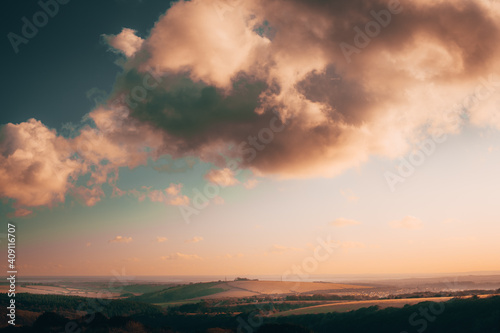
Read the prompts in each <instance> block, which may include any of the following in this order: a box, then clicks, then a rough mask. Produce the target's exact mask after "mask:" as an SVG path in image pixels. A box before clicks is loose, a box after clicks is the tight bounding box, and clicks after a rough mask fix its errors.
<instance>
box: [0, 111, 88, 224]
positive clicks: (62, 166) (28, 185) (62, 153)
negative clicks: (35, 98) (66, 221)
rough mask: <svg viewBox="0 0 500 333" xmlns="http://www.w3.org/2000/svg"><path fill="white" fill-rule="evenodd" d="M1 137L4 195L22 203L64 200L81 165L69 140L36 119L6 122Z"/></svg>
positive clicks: (1, 190) (0, 175)
mask: <svg viewBox="0 0 500 333" xmlns="http://www.w3.org/2000/svg"><path fill="white" fill-rule="evenodd" d="M0 137H1V141H0V195H1V196H2V197H8V198H12V199H14V200H15V201H16V204H17V205H19V206H42V205H48V206H51V205H53V204H55V203H58V202H62V201H64V196H65V193H66V191H67V190H68V189H69V187H70V182H69V178H70V177H72V176H76V174H78V173H79V171H80V168H81V165H80V163H78V162H77V161H75V160H73V159H71V155H72V152H73V151H72V149H71V147H70V145H69V143H68V141H67V140H65V139H64V138H61V137H58V136H57V135H56V133H55V131H52V130H49V129H48V128H47V127H45V126H44V125H43V124H42V123H41V122H40V121H37V120H35V119H30V120H28V121H27V122H25V123H21V124H17V125H14V124H7V125H5V126H3V127H2V129H1V130H0ZM25 215H26V214H25Z"/></svg>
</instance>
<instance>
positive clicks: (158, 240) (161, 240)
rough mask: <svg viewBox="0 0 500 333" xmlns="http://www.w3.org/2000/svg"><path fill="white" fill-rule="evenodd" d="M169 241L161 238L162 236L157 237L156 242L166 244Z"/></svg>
mask: <svg viewBox="0 0 500 333" xmlns="http://www.w3.org/2000/svg"><path fill="white" fill-rule="evenodd" d="M167 240H168V239H167V237H160V236H158V237H156V242H157V243H164V242H166V241H167Z"/></svg>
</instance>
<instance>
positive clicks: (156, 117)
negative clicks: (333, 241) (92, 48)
mask: <svg viewBox="0 0 500 333" xmlns="http://www.w3.org/2000/svg"><path fill="white" fill-rule="evenodd" d="M222 4H225V3H224V2H221V1H202V0H198V1H189V2H177V3H175V4H173V6H172V7H171V8H170V9H169V10H168V11H167V13H166V15H164V16H162V17H161V18H160V20H159V21H158V22H157V24H156V25H155V27H154V28H153V30H152V31H151V34H150V36H149V37H148V38H146V40H145V41H144V43H143V44H142V48H141V50H139V51H138V52H137V56H136V57H135V58H134V59H133V60H129V61H128V62H127V65H126V66H125V68H126V71H125V73H124V74H123V76H122V77H121V78H120V79H119V80H118V81H117V85H116V87H115V89H116V93H122V94H128V93H130V90H131V88H132V87H134V86H135V85H137V84H140V77H141V76H140V73H144V72H145V71H146V68H154V69H155V73H156V75H157V76H160V77H161V78H162V79H163V80H162V82H161V84H159V86H158V87H157V88H156V89H154V90H153V91H151V92H150V93H148V99H147V100H146V101H144V103H142V104H141V105H139V106H138V107H137V108H135V109H134V110H133V112H131V117H132V118H135V119H137V120H139V121H141V122H147V123H150V124H152V125H154V126H156V127H157V128H158V129H161V130H162V131H163V133H164V134H165V135H164V140H165V143H166V144H165V147H164V149H165V151H168V152H170V153H172V154H174V155H181V156H182V155H196V156H198V157H200V159H202V160H205V161H210V162H213V163H215V164H216V165H217V166H218V167H219V168H220V169H219V170H223V169H224V167H226V165H227V163H228V160H227V159H223V158H221V157H220V155H219V154H218V153H215V152H219V153H222V154H224V155H226V156H229V157H231V158H235V159H237V160H238V161H239V165H238V166H239V167H242V168H252V169H254V170H256V171H257V172H260V173H261V174H262V175H266V174H278V175H280V176H283V177H310V176H318V175H320V176H334V175H336V174H338V173H340V172H342V171H344V170H345V169H347V168H351V167H355V166H358V165H360V164H361V163H363V162H365V161H367V160H368V158H369V157H370V156H371V155H379V156H385V157H389V158H395V157H397V156H401V155H402V154H404V153H406V152H407V151H409V149H410V147H411V145H412V143H415V142H418V141H419V140H421V138H422V136H425V135H430V134H432V133H435V132H436V131H444V132H447V133H451V132H457V131H459V130H460V127H461V124H462V122H463V121H462V118H461V117H460V115H459V114H456V113H450V112H446V111H448V109H450V108H451V107H452V106H453V105H455V104H456V103H457V102H461V101H463V100H464V98H466V97H467V96H469V95H470V94H471V93H474V91H475V89H476V88H477V85H478V84H479V83H481V82H482V81H481V79H482V78H487V77H488V76H489V75H490V73H495V72H498V69H500V61H499V60H498V58H497V57H495V54H497V52H498V48H499V46H498V45H497V44H495V43H489V42H488V41H487V40H485V39H484V38H482V36H484V35H491V36H492V38H495V36H498V37H500V29H499V27H500V23H499V22H500V20H498V18H499V15H500V14H499V13H500V10H499V8H498V7H499V6H498V5H496V4H494V5H493V4H492V5H491V6H490V5H486V4H485V3H484V2H483V1H480V0H476V1H469V2H467V3H466V4H464V3H463V2H460V1H449V2H430V1H423V2H410V3H405V4H401V8H402V11H401V13H399V14H393V15H392V16H391V22H390V24H388V25H387V26H386V27H383V29H382V31H381V33H380V34H379V36H377V37H376V38H373V40H371V42H370V44H369V45H368V46H366V47H364V48H362V49H361V50H360V52H359V53H356V54H353V55H352V59H350V60H351V62H352V63H349V62H348V61H346V57H345V56H344V54H343V52H342V49H341V48H340V47H339V45H340V44H341V43H349V44H352V45H354V44H355V43H354V38H355V35H356V32H355V30H353V28H354V27H359V28H360V29H363V28H364V27H365V25H366V23H367V22H370V21H374V17H373V16H372V15H373V14H372V12H374V11H375V12H377V13H378V12H380V11H381V10H386V9H387V6H388V3H387V2H386V1H381V0H377V1H371V0H370V1H368V0H356V1H349V2H341V1H335V2H325V1H303V0H295V1H284V0H271V1H255V2H243V1H242V2H238V3H235V4H234V6H229V8H228V6H227V4H225V6H224V5H222ZM218 7H222V8H225V9H224V10H223V15H221V13H220V11H218V10H214V8H218ZM289 17H300V21H301V24H296V21H293V20H290V19H289ZM443 17H444V18H443ZM192 31H196V33H191V32H192ZM139 54H140V56H139ZM436 59H439V61H436ZM374 63H376V64H377V66H376V67H374V66H373V64H374ZM498 81H499V80H498V79H493V80H492V82H490V83H489V86H490V87H489V88H493V89H496V88H498V87H499V86H500V82H498ZM390 91H400V92H401V94H392V93H388V92H390ZM422 96H426V98H422ZM493 100H494V99H491V103H493ZM492 105H493V104H492ZM488 108H489V109H488ZM486 109H488V110H489V111H488V110H486ZM490 109H491V106H488V105H487V103H486V102H485V103H478V104H477V105H475V106H474V107H473V108H470V111H471V113H472V114H471V119H476V120H475V122H476V123H477V124H478V125H481V124H482V125H486V121H485V119H486V116H484V115H483V113H481V112H483V111H484V112H485V113H484V114H485V115H491V114H492V110H490ZM481 110H482V111H481ZM485 110H486V111H485ZM475 115H477V117H476V116H475ZM480 115H482V116H480ZM276 117H277V118H276ZM278 118H279V119H278ZM281 122H284V123H285V126H284V128H283V126H282V124H281ZM273 129H274V130H273ZM229 147H232V148H229Z"/></svg>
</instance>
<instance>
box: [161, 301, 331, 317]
mask: <svg viewBox="0 0 500 333" xmlns="http://www.w3.org/2000/svg"><path fill="white" fill-rule="evenodd" d="M319 304H323V303H300V302H297V303H295V302H294V303H284V302H258V303H255V304H235V305H222V304H220V305H218V304H217V303H213V302H207V301H203V302H199V303H191V304H184V305H180V306H174V307H169V308H168V313H170V314H182V313H198V314H222V313H227V314H232V313H242V312H252V311H255V310H256V309H257V310H259V309H260V312H262V313H269V312H281V311H288V310H293V309H299V308H304V307H307V306H313V305H319Z"/></svg>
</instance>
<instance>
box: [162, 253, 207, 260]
mask: <svg viewBox="0 0 500 333" xmlns="http://www.w3.org/2000/svg"><path fill="white" fill-rule="evenodd" d="M178 259H183V260H201V259H202V258H201V257H200V256H198V255H197V254H184V253H180V252H176V253H174V254H171V255H168V256H163V257H161V260H178Z"/></svg>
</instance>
